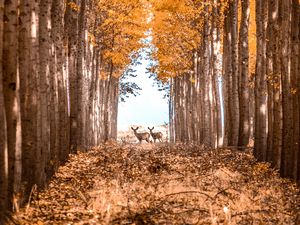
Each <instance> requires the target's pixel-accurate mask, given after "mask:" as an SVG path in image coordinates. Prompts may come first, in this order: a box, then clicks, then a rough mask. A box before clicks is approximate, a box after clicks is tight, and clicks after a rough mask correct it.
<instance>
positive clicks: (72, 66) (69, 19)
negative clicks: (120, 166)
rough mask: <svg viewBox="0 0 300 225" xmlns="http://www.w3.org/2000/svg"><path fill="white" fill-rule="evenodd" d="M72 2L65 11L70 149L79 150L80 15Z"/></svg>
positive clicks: (71, 1)
mask: <svg viewBox="0 0 300 225" xmlns="http://www.w3.org/2000/svg"><path fill="white" fill-rule="evenodd" d="M71 3H75V4H76V3H77V1H76V0H67V3H66V12H65V17H64V20H65V23H64V24H65V28H66V29H65V35H66V36H65V39H66V42H67V46H68V48H67V49H68V79H69V82H68V83H69V95H70V97H69V98H70V136H69V138H70V151H71V152H72V153H75V152H77V141H78V138H79V137H78V136H77V133H78V130H77V127H78V123H77V116H78V107H79V106H78V104H79V103H78V96H77V92H78V84H77V71H76V69H77V66H76V57H77V50H76V46H77V40H78V16H77V12H76V11H75V10H74V9H72V8H71V6H70V4H71Z"/></svg>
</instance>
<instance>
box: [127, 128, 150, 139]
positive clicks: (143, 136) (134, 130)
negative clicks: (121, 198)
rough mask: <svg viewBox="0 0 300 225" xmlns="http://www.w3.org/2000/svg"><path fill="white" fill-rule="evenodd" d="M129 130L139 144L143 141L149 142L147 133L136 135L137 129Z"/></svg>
mask: <svg viewBox="0 0 300 225" xmlns="http://www.w3.org/2000/svg"><path fill="white" fill-rule="evenodd" d="M131 129H132V130H133V132H134V135H135V136H136V137H137V139H138V140H139V142H140V143H141V142H142V141H143V140H145V141H147V142H149V138H150V134H149V133H148V132H145V133H138V132H137V130H138V129H139V128H138V127H137V128H135V129H134V128H133V127H131Z"/></svg>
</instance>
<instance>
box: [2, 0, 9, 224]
mask: <svg viewBox="0 0 300 225" xmlns="http://www.w3.org/2000/svg"><path fill="white" fill-rule="evenodd" d="M3 14H4V0H0V49H3V29H4V23H3ZM2 62H3V52H2V51H0V223H1V224H4V216H3V215H4V212H5V210H6V208H7V203H8V198H7V196H8V192H7V191H8V189H7V186H8V179H9V178H8V149H7V125H6V115H5V104H4V96H3V69H2V68H3V64H2Z"/></svg>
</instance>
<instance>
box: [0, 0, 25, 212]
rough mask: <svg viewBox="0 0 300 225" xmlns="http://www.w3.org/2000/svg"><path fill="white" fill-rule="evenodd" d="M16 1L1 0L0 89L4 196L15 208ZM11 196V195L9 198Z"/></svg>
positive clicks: (18, 147)
mask: <svg viewBox="0 0 300 225" xmlns="http://www.w3.org/2000/svg"><path fill="white" fill-rule="evenodd" d="M18 5H19V2H18V1H5V8H4V38H3V55H5V57H3V65H4V67H3V91H4V101H5V110H6V121H7V144H8V145H7V146H8V157H9V158H8V159H9V161H8V166H9V171H8V177H9V183H8V190H9V193H8V196H7V198H8V199H13V206H14V210H18V207H19V200H20V188H21V175H22V174H21V173H22V161H21V156H22V137H21V113H20V111H21V109H20V97H19V90H20V83H19V70H18V34H19V32H18V22H19V20H18ZM12 197H13V198H12Z"/></svg>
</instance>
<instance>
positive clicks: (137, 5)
mask: <svg viewBox="0 0 300 225" xmlns="http://www.w3.org/2000/svg"><path fill="white" fill-rule="evenodd" d="M141 4H142V3H141V1H130V2H129V1H128V2H127V1H122V2H120V1H111V2H110V4H108V3H107V2H106V1H100V0H97V1H96V0H95V1H93V0H67V1H61V0H40V1H35V0H14V1H4V0H1V1H0V223H1V224H2V222H1V219H2V217H1V215H2V212H4V211H5V210H7V209H12V208H13V209H14V210H18V207H19V206H20V205H21V204H23V203H26V202H27V200H28V196H29V193H30V191H31V189H32V188H33V187H34V186H36V185H37V187H38V188H40V187H43V186H44V185H45V184H46V182H47V180H48V179H49V178H50V177H51V176H52V174H53V173H54V172H55V171H56V169H57V168H58V166H59V165H60V164H61V163H63V162H64V161H66V160H67V157H68V155H69V154H70V153H75V152H77V151H78V150H85V149H87V148H89V147H91V146H95V145H98V144H99V143H100V142H102V141H107V140H109V139H115V138H116V136H117V124H116V121H117V104H118V90H119V77H120V75H121V74H122V73H123V71H124V70H126V66H127V64H129V63H130V61H131V60H132V59H134V55H130V57H129V53H130V52H134V51H135V50H138V49H139V48H140V46H141V43H140V42H139V40H140V38H141V34H143V31H142V29H139V31H136V30H137V29H136V27H138V26H139V27H142V25H143V23H145V22H144V20H145V19H144V18H145V17H143V16H141V17H140V18H142V19H140V20H139V19H136V18H137V17H138V15H141V14H139V13H140V12H141V10H142V7H141ZM135 31H136V32H135ZM134 32H135V33H134ZM124 43H126V44H127V45H126V46H125V47H122V46H124Z"/></svg>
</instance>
